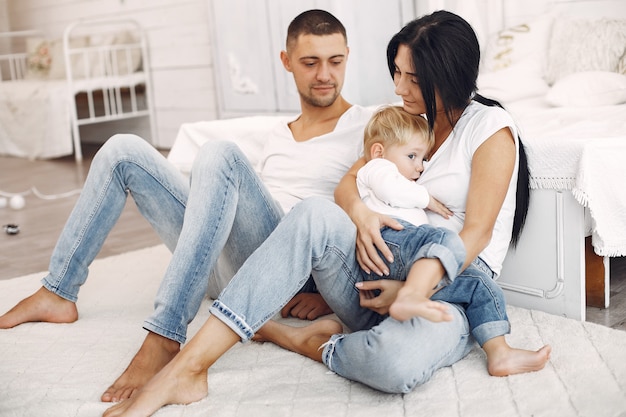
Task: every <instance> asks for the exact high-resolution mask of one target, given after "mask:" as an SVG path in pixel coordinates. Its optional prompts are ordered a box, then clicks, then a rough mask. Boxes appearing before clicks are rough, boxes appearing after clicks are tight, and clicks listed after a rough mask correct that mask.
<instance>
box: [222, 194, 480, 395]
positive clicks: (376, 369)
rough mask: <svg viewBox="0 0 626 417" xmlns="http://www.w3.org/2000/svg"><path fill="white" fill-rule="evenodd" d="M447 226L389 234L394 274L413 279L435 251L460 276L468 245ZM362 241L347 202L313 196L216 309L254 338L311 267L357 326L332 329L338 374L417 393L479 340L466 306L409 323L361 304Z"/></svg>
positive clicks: (330, 355) (331, 356)
mask: <svg viewBox="0 0 626 417" xmlns="http://www.w3.org/2000/svg"><path fill="white" fill-rule="evenodd" d="M442 230H443V231H442ZM446 232H447V231H445V229H435V228H433V227H430V226H427V227H423V226H422V227H419V228H415V227H406V228H405V229H404V230H403V231H396V232H394V233H393V237H394V239H393V240H395V242H391V239H389V242H390V243H392V246H394V250H397V252H396V254H395V255H396V257H395V262H394V264H393V268H392V270H391V274H392V275H391V276H389V277H388V278H391V279H404V278H405V277H406V274H407V272H408V269H409V268H410V266H411V265H412V263H413V262H414V261H415V260H417V259H418V258H419V257H422V256H431V255H432V256H435V257H438V258H439V259H442V263H443V265H444V267H445V268H446V269H447V275H448V276H449V277H454V276H456V272H457V271H458V268H460V266H461V265H462V263H463V259H464V256H459V254H460V253H463V254H464V252H463V249H462V247H461V248H459V247H458V246H456V247H455V245H458V244H460V245H461V246H462V243H455V242H454V237H453V236H456V235H455V234H453V233H450V232H447V233H446ZM384 234H386V233H384ZM390 236H391V235H390ZM451 236H452V237H451ZM387 237H389V236H387ZM456 239H458V237H456ZM355 240H356V229H355V226H354V224H353V223H352V221H351V220H350V218H349V217H348V216H347V215H346V214H345V213H344V212H343V210H341V208H339V207H338V206H337V205H335V204H333V203H332V202H329V201H326V200H322V199H318V198H311V199H308V200H305V201H303V202H301V203H299V204H298V205H296V206H295V207H294V208H293V209H292V210H291V211H290V212H289V213H288V214H287V215H286V216H285V217H284V218H283V220H282V221H281V222H280V224H279V225H278V226H277V227H276V229H275V230H274V232H273V233H272V234H271V235H270V236H269V237H268V238H267V240H266V241H265V242H264V243H263V244H262V245H261V246H260V247H259V248H258V249H257V250H256V251H255V252H254V253H253V254H252V255H251V256H250V258H249V259H248V260H247V261H246V262H245V263H244V264H243V266H242V267H241V268H240V269H239V271H238V272H237V274H236V275H235V276H234V277H233V279H232V280H231V282H230V283H229V284H228V286H227V287H226V288H225V289H224V291H223V292H222V293H221V294H220V296H219V297H218V299H217V300H216V301H215V302H214V304H213V306H211V309H210V311H211V313H212V314H213V315H214V316H216V317H217V318H219V319H220V320H222V321H223V322H224V323H225V324H227V325H228V326H229V327H230V328H231V329H233V331H235V332H237V334H239V335H240V337H241V338H242V340H248V339H250V338H251V337H252V336H253V335H254V333H255V332H256V331H257V330H258V329H259V328H260V327H261V326H263V324H265V323H266V322H267V321H268V320H269V319H271V318H272V317H273V316H274V315H275V314H276V313H277V312H278V311H279V310H280V309H281V308H282V306H284V305H285V304H286V303H287V302H288V301H289V300H290V299H291V298H292V297H293V295H295V294H296V293H297V292H298V290H299V288H300V287H302V285H303V284H304V283H305V282H306V281H307V279H308V277H309V275H310V274H312V276H313V278H314V280H315V284H316V286H317V289H318V290H319V292H320V293H321V294H322V296H323V297H324V299H325V300H326V302H327V303H328V304H329V306H330V307H331V308H332V309H333V311H334V312H335V313H336V314H337V316H338V317H339V318H340V319H341V320H342V322H343V323H344V324H346V325H347V326H348V327H349V328H350V329H351V330H352V331H353V332H352V333H349V334H342V335H334V336H332V338H331V340H330V341H329V343H327V344H326V345H325V347H324V350H323V360H324V363H325V364H326V365H327V366H328V367H329V368H330V369H331V370H332V371H334V372H336V373H337V374H339V375H342V376H344V377H346V378H349V379H352V380H355V381H359V382H362V383H364V384H367V385H369V386H371V387H374V388H376V389H379V390H381V391H385V392H408V391H410V390H411V389H413V388H414V387H415V386H416V385H419V384H422V383H424V382H426V381H427V380H428V379H429V378H430V376H431V375H432V373H433V372H434V371H435V370H437V369H439V368H441V367H444V366H449V365H452V364H453V363H455V362H457V361H458V360H460V359H461V358H463V357H464V356H465V355H466V354H467V353H468V352H469V350H470V349H471V340H472V338H471V336H470V331H469V324H468V320H467V318H466V316H465V312H464V310H463V308H462V307H460V306H458V305H456V304H450V310H451V313H452V314H453V317H454V318H453V320H452V321H450V322H443V323H433V322H430V321H429V320H426V319H422V318H419V317H416V318H413V319H411V320H407V321H404V322H400V321H397V320H394V319H392V318H389V317H386V316H381V315H379V314H378V313H375V312H374V311H372V310H369V309H365V308H362V307H361V306H360V304H359V293H358V290H357V288H356V287H355V284H356V283H357V282H358V281H360V280H362V279H363V272H362V270H361V268H360V267H359V264H358V262H357V260H356V252H355V249H356V248H355ZM399 243H400V244H399ZM450 248H452V249H450Z"/></svg>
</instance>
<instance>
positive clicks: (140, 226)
mask: <svg viewBox="0 0 626 417" xmlns="http://www.w3.org/2000/svg"><path fill="white" fill-rule="evenodd" d="M96 149H97V146H94V145H84V149H83V152H84V154H85V159H84V161H83V162H82V164H76V162H75V161H74V158H73V157H65V158H58V159H53V160H46V161H29V160H26V159H21V158H11V157H2V156H0V194H2V193H22V192H29V193H28V194H27V195H26V196H25V200H26V206H25V207H24V208H23V209H21V210H13V209H11V208H8V207H7V208H0V225H6V224H9V223H13V224H17V225H18V226H19V228H20V232H19V234H17V235H8V234H6V233H4V229H3V230H0V279H9V278H13V277H18V276H22V275H26V274H31V273H35V272H40V271H45V270H47V268H48V259H49V256H50V253H51V252H52V249H53V247H54V244H55V242H56V240H57V237H58V236H59V233H60V232H61V229H62V228H63V225H64V223H65V220H66V219H67V217H68V216H69V213H70V211H71V209H72V207H73V206H74V203H75V202H76V199H77V195H76V194H74V195H71V196H69V197H60V198H56V199H43V198H40V197H37V196H35V195H34V194H33V193H32V192H31V191H30V190H31V189H32V187H35V188H36V189H37V190H38V191H39V193H42V194H44V195H48V196H52V195H56V196H60V195H63V194H66V193H70V192H72V191H76V190H79V189H80V187H82V184H83V181H84V178H85V175H86V173H87V171H88V169H89V164H90V162H91V158H92V157H93V154H94V153H95V151H96ZM159 243H160V240H159V238H158V237H157V235H156V234H155V233H154V231H153V230H152V229H151V228H150V226H149V225H148V223H147V222H146V221H145V220H144V219H143V218H142V217H141V215H140V214H139V212H138V211H137V208H136V207H135V205H134V203H133V201H132V199H129V200H128V203H127V205H126V208H125V210H124V213H123V214H122V217H121V218H120V220H119V222H118V223H117V225H116V226H115V228H114V229H113V230H112V232H111V234H110V235H109V237H108V239H107V241H106V242H105V245H104V247H103V249H102V251H101V252H100V254H99V257H106V256H111V255H116V254H120V253H124V252H127V251H130V250H135V249H141V248H144V247H148V246H153V245H157V244H159ZM16 301H17V300H16ZM587 320H588V321H590V322H594V323H599V324H602V325H605V326H609V327H613V328H618V329H622V330H626V258H614V259H611V298H610V307H609V308H608V309H599V308H591V307H589V308H587Z"/></svg>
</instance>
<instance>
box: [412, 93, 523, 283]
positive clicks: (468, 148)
mask: <svg viewBox="0 0 626 417" xmlns="http://www.w3.org/2000/svg"><path fill="white" fill-rule="evenodd" d="M502 128H509V129H510V130H511V133H512V135H513V138H514V139H515V147H516V149H517V148H518V146H519V143H518V136H517V135H518V130H517V127H516V126H515V123H514V121H513V118H512V117H511V116H510V115H509V113H508V112H506V110H504V109H501V108H499V107H490V106H485V105H483V104H480V103H477V102H475V101H472V102H471V104H470V105H469V106H467V108H466V109H465V111H464V112H463V114H462V115H461V118H460V119H459V121H458V122H457V124H456V126H455V127H454V130H453V131H452V133H450V136H449V137H448V138H447V139H446V141H445V142H444V143H443V144H442V145H441V147H440V148H439V149H437V151H436V152H435V154H434V155H433V156H432V158H431V159H430V160H429V161H427V162H425V163H424V172H423V173H422V175H421V176H420V178H419V179H418V180H417V182H418V183H419V184H421V185H423V186H425V187H426V188H427V189H428V191H429V192H430V194H431V195H432V196H433V197H434V198H436V199H437V200H439V201H440V202H442V203H443V204H444V205H445V206H446V207H448V208H449V209H450V210H451V211H452V212H453V213H454V215H453V216H451V217H450V218H449V219H445V218H444V217H442V216H440V215H438V214H436V213H434V212H431V211H427V216H428V219H429V222H430V223H431V224H432V225H434V226H443V227H447V228H449V229H451V230H454V231H456V232H460V231H461V229H462V228H463V223H464V221H465V211H466V203H467V194H468V191H469V182H470V176H471V174H472V157H473V156H474V152H476V150H477V149H478V147H479V146H480V145H482V144H483V142H485V141H486V140H487V139H488V138H489V137H491V136H492V135H493V134H494V133H496V132H497V131H499V130H500V129H502ZM518 159H519V154H518V153H517V154H516V158H515V169H514V172H513V176H512V177H511V182H510V183H509V189H508V192H507V195H506V197H505V200H504V203H503V205H502V209H501V210H500V213H499V215H498V217H497V220H496V224H495V226H494V230H493V235H492V238H491V241H490V242H489V245H488V246H487V247H486V248H485V249H484V250H483V251H482V252H481V253H480V255H479V256H480V257H481V258H482V259H483V260H484V261H485V262H486V263H487V264H488V265H489V267H490V268H491V269H492V270H493V272H495V273H496V274H499V273H500V271H501V270H502V262H503V261H504V257H505V256H506V253H507V250H508V247H509V242H510V240H511V235H512V228H513V217H514V214H515V193H516V189H517V171H518Z"/></svg>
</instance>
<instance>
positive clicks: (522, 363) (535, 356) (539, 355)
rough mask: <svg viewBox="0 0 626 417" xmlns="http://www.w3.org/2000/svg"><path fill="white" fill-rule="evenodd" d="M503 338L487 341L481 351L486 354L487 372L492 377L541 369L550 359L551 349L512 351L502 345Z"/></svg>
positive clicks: (548, 347) (547, 346) (546, 347)
mask: <svg viewBox="0 0 626 417" xmlns="http://www.w3.org/2000/svg"><path fill="white" fill-rule="evenodd" d="M500 338H502V339H504V336H499V337H495V338H493V339H491V340H488V341H487V342H486V343H485V344H484V345H483V349H484V350H485V353H487V370H488V371H489V374H490V375H493V376H508V375H514V374H521V373H525V372H534V371H539V370H541V369H543V368H544V367H545V366H546V363H547V362H548V360H549V359H550V353H551V352H552V347H550V345H545V346H544V347H542V348H541V349H539V350H537V351H532V350H524V349H514V348H511V347H510V346H508V345H506V344H505V345H502V341H501V340H497V339H500Z"/></svg>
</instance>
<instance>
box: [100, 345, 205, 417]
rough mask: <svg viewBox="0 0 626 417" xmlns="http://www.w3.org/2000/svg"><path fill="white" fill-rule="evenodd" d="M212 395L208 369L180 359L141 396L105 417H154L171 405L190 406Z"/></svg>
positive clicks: (145, 388) (141, 392)
mask: <svg viewBox="0 0 626 417" xmlns="http://www.w3.org/2000/svg"><path fill="white" fill-rule="evenodd" d="M208 392H209V387H208V381H207V369H205V368H200V369H198V367H196V366H192V365H190V364H189V363H187V361H186V360H184V359H183V358H181V356H180V355H179V356H177V357H176V358H174V359H173V360H172V361H170V363H168V364H167V365H166V366H165V367H164V368H163V369H162V370H161V371H159V372H158V373H157V374H156V375H155V376H154V377H153V378H152V379H150V381H149V382H147V383H146V384H145V385H144V386H143V387H142V388H141V389H140V390H139V391H137V394H136V395H134V396H133V397H132V398H128V399H126V400H124V401H122V402H120V403H119V404H116V405H114V406H113V407H111V408H109V409H108V410H106V411H105V412H104V414H103V416H104V417H116V416H141V417H144V416H150V415H152V414H153V413H155V412H156V411H157V410H158V409H159V408H161V407H163V406H165V405H167V404H190V403H193V402H196V401H199V400H201V399H203V398H204V397H206V396H207V395H208Z"/></svg>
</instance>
